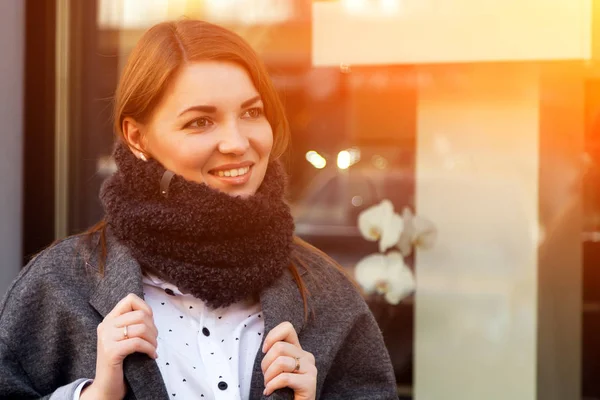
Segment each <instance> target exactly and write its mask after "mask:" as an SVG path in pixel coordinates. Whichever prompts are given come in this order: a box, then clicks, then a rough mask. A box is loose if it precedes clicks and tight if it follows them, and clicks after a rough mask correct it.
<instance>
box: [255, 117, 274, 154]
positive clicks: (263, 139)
mask: <svg viewBox="0 0 600 400" xmlns="http://www.w3.org/2000/svg"><path fill="white" fill-rule="evenodd" d="M253 147H254V148H255V149H256V151H257V152H258V154H259V155H260V156H261V157H269V155H270V154H271V150H272V149H273V130H272V129H271V125H269V123H268V122H265V124H264V125H263V126H261V127H260V129H257V130H256V131H255V132H254V134H253Z"/></svg>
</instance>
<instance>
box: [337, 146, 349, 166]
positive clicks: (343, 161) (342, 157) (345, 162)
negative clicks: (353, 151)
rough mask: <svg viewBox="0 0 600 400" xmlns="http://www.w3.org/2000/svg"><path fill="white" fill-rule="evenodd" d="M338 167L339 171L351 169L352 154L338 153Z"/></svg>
mask: <svg viewBox="0 0 600 400" xmlns="http://www.w3.org/2000/svg"><path fill="white" fill-rule="evenodd" d="M337 166H338V168H339V169H348V167H350V152H349V151H348V150H342V151H340V152H339V153H338V157H337Z"/></svg>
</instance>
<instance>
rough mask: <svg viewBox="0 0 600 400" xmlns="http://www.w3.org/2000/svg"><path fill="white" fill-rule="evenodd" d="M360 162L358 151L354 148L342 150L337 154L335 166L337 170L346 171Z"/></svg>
mask: <svg viewBox="0 0 600 400" xmlns="http://www.w3.org/2000/svg"><path fill="white" fill-rule="evenodd" d="M359 161H360V150H359V149H357V148H356V147H353V148H350V149H347V150H342V151H340V152H339V153H338V157H337V166H338V168H339V169H348V168H350V167H351V166H353V165H354V164H356V163H357V162H359Z"/></svg>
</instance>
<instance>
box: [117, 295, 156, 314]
mask: <svg viewBox="0 0 600 400" xmlns="http://www.w3.org/2000/svg"><path fill="white" fill-rule="evenodd" d="M135 310H143V311H145V312H146V313H148V315H152V309H151V308H150V306H149V305H148V304H146V302H145V301H144V300H142V299H140V298H139V297H138V296H136V295H135V294H133V293H130V294H128V295H127V296H125V297H124V298H122V299H121V300H120V301H119V302H118V303H117V305H116V306H115V307H114V308H113V309H112V310H111V312H109V313H108V314H107V315H106V318H115V317H118V316H119V315H121V314H125V313H127V312H130V311H135Z"/></svg>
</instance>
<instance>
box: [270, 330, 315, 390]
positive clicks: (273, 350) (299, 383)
mask: <svg viewBox="0 0 600 400" xmlns="http://www.w3.org/2000/svg"><path fill="white" fill-rule="evenodd" d="M263 353H266V354H265V357H264V359H263V361H262V364H261V367H262V371H263V375H264V377H265V391H264V394H265V395H266V396H269V395H271V393H273V392H274V391H275V390H277V389H281V388H284V387H289V388H290V389H293V390H294V400H314V399H315V396H316V392H317V367H316V366H315V357H314V356H313V355H312V354H311V353H309V352H307V351H304V350H302V346H300V341H299V340H298V335H297V334H296V331H295V330H294V326H293V325H292V324H291V323H289V322H283V323H281V324H279V325H277V326H276V327H275V328H274V329H273V330H272V331H271V332H269V334H268V335H267V337H266V338H265V343H264V345H263Z"/></svg>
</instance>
